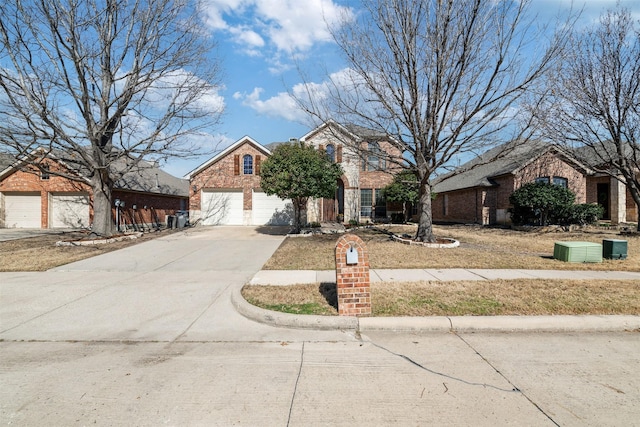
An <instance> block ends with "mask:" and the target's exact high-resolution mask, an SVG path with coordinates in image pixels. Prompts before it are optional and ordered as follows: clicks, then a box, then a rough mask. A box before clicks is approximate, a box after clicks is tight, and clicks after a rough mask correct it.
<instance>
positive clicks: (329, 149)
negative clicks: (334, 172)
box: [326, 144, 336, 163]
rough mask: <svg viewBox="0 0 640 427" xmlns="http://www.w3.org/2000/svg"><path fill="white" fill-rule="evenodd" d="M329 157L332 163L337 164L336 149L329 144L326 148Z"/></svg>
mask: <svg viewBox="0 0 640 427" xmlns="http://www.w3.org/2000/svg"><path fill="white" fill-rule="evenodd" d="M326 153H327V157H329V160H331V163H335V161H336V147H334V146H333V144H328V145H327V148H326Z"/></svg>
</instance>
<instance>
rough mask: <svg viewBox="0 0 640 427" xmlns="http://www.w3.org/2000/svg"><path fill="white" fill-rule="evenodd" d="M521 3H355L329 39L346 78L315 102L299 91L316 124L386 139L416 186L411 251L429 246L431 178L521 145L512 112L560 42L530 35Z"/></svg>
mask: <svg viewBox="0 0 640 427" xmlns="http://www.w3.org/2000/svg"><path fill="white" fill-rule="evenodd" d="M528 3H529V2H528V1H488V0H428V1H425V0H363V1H362V4H363V6H364V13H362V14H360V15H359V18H357V19H355V20H353V19H351V16H349V17H347V18H346V19H345V20H343V22H341V25H340V26H339V27H336V28H334V29H333V33H332V34H333V36H334V39H335V41H336V43H337V45H338V48H339V50H340V52H341V53H342V55H343V56H344V58H345V59H346V62H347V64H348V67H349V68H348V70H347V71H346V72H342V73H336V74H333V75H332V76H330V79H329V83H328V84H327V88H325V89H324V92H323V89H318V88H317V87H315V86H312V85H307V86H308V91H309V92H308V93H307V94H306V96H307V97H308V98H309V99H310V101H308V102H305V101H304V100H301V103H303V104H305V108H307V110H308V111H310V112H311V113H312V114H314V115H315V117H319V118H321V119H322V120H326V119H328V118H334V119H335V120H336V121H339V122H343V123H353V124H356V125H360V126H362V127H365V128H368V129H372V130H375V131H377V132H380V133H386V134H387V135H389V136H390V141H391V142H392V143H393V144H395V145H396V148H397V149H399V150H400V151H401V152H403V153H405V155H404V157H403V158H402V159H400V162H407V163H408V164H409V167H410V168H411V169H413V170H414V171H415V173H416V174H417V176H418V181H419V183H420V201H419V225H418V231H417V234H416V239H417V240H419V241H434V240H435V236H434V235H433V231H432V213H431V192H432V181H433V179H434V178H435V176H436V173H437V171H438V170H439V169H442V167H443V166H446V165H448V164H450V162H451V160H452V159H454V158H455V157H457V156H462V155H465V153H466V154H469V153H475V154H477V153H479V152H482V151H485V150H487V149H489V148H491V147H492V146H494V145H497V144H500V143H503V142H504V140H505V139H518V138H523V137H524V136H526V134H525V131H524V130H523V129H528V127H527V126H526V125H528V123H524V124H523V123H519V120H518V119H519V118H520V116H519V115H518V114H517V109H518V107H519V102H520V101H522V100H523V99H524V98H525V97H527V96H528V95H531V94H532V93H534V92H532V91H530V89H532V87H533V86H534V85H535V84H537V83H538V82H540V81H541V79H542V78H543V77H544V75H545V74H546V73H547V72H549V70H550V69H551V65H552V64H553V60H554V59H556V58H557V57H558V56H559V55H560V53H561V47H562V40H563V38H562V35H561V34H552V35H550V36H549V37H545V35H544V34H546V33H545V32H544V31H543V29H541V28H535V25H534V23H533V21H530V20H528V18H527V8H528ZM318 92H320V93H322V94H323V96H325V98H320V97H318V96H317V94H318ZM327 92H328V95H327V94H326V93H327ZM357 148H358V149H360V150H362V147H357ZM364 156H366V153H365V154H364ZM388 160H389V161H394V159H393V158H390V159H388ZM395 161H398V159H397V158H396V159H395Z"/></svg>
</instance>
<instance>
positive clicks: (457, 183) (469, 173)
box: [433, 141, 588, 193]
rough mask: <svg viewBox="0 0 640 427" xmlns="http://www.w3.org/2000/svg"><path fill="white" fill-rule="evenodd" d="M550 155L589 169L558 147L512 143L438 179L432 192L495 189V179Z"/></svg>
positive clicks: (580, 167) (492, 150)
mask: <svg viewBox="0 0 640 427" xmlns="http://www.w3.org/2000/svg"><path fill="white" fill-rule="evenodd" d="M548 152H554V153H556V154H558V155H559V156H560V157H561V158H563V160H565V161H567V162H569V163H571V164H572V165H573V166H575V167H577V168H579V169H580V170H583V171H585V172H587V171H588V168H587V167H585V166H584V165H582V164H580V162H578V161H577V160H576V159H575V158H574V157H573V156H571V155H570V154H569V153H568V152H566V151H565V150H563V149H561V148H560V147H558V146H556V145H553V144H550V143H547V142H543V141H527V142H523V143H515V142H509V143H506V144H503V145H500V146H497V147H495V148H493V149H491V150H489V151H487V152H485V153H483V154H481V155H480V156H478V157H476V158H475V159H473V160H471V161H469V162H467V163H465V164H463V165H462V166H460V167H458V168H457V169H456V170H455V171H453V172H450V173H448V174H446V175H443V176H441V177H439V178H438V179H437V180H436V183H435V185H434V188H433V191H434V192H436V193H445V192H448V191H455V190H463V189H467V188H475V187H493V186H495V185H496V183H495V182H494V180H493V179H494V178H496V177H499V176H502V175H507V174H512V173H516V172H517V171H518V170H520V169H521V168H523V167H525V166H526V165H528V164H529V163H531V162H533V161H534V160H536V159H537V158H539V157H540V156H542V155H544V154H545V153H548Z"/></svg>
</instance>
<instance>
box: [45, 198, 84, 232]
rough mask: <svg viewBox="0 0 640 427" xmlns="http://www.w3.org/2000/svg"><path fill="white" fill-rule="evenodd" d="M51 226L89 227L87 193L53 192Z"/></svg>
mask: <svg viewBox="0 0 640 427" xmlns="http://www.w3.org/2000/svg"><path fill="white" fill-rule="evenodd" d="M51 204H52V208H53V209H52V212H51V227H53V228H87V227H89V195H88V194H54V195H53V196H52V197H51Z"/></svg>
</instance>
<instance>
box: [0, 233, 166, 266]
mask: <svg viewBox="0 0 640 427" xmlns="http://www.w3.org/2000/svg"><path fill="white" fill-rule="evenodd" d="M170 232H172V230H164V231H160V232H152V233H145V234H144V235H143V236H142V237H140V238H137V239H133V240H123V241H121V242H113V243H107V244H101V245H91V246H56V245H55V244H56V242H58V241H61V240H65V241H74V240H79V239H87V238H89V236H88V233H87V232H81V231H74V232H60V233H55V234H46V235H42V236H36V237H31V238H27V239H18V240H8V241H4V242H0V272H8V271H46V270H49V269H51V268H54V267H58V266H61V265H65V264H69V263H71V262H75V261H80V260H82V259H86V258H91V257H93V256H96V255H100V254H104V253H107V252H111V251H115V250H118V249H122V248H125V247H127V246H131V245H135V244H138V243H140V242H143V241H146V240H149V239H153V238H156V237H159V236H161V235H165V234H166V233H170Z"/></svg>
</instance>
